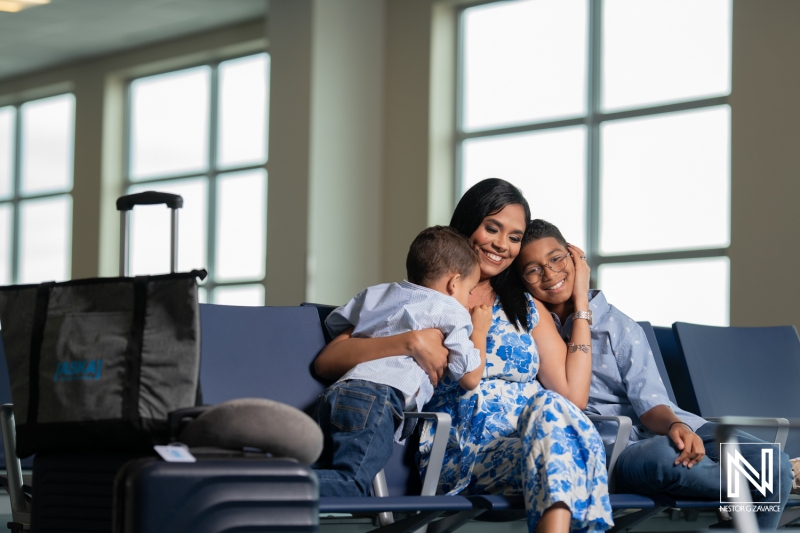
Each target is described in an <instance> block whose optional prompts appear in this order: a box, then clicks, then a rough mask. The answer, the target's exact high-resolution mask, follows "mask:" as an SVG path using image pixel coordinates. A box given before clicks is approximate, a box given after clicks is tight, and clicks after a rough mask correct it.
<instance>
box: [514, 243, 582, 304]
mask: <svg viewBox="0 0 800 533" xmlns="http://www.w3.org/2000/svg"><path fill="white" fill-rule="evenodd" d="M569 254H570V252H569V250H567V249H566V248H565V247H564V246H562V245H561V244H560V243H559V242H558V241H557V240H556V239H554V238H553V237H545V238H543V239H539V240H536V241H533V242H529V243H528V244H526V245H525V247H524V248H523V249H522V251H521V252H520V254H519V259H518V260H517V268H518V270H519V275H520V276H521V277H522V278H523V280H522V282H523V283H524V284H525V288H526V289H528V292H529V293H531V295H533V297H534V298H536V299H537V300H540V301H542V302H544V303H545V304H553V305H557V304H563V303H564V302H566V301H568V300H569V299H570V298H572V289H573V286H574V284H575V266H574V264H573V263H572V258H571V257H570V256H569ZM564 256H566V262H565V263H564V266H563V270H560V271H559V272H555V271H554V270H553V268H551V267H550V266H548V265H549V264H550V261H553V260H554V259H556V260H557V259H559V258H562V257H564ZM533 268H538V269H540V270H539V271H540V272H541V278H540V279H539V281H537V282H536V283H530V282H529V281H527V280H525V274H526V272H528V271H530V270H531V269H533Z"/></svg>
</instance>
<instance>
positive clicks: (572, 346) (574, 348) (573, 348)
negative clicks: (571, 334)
mask: <svg viewBox="0 0 800 533" xmlns="http://www.w3.org/2000/svg"><path fill="white" fill-rule="evenodd" d="M567 346H569V353H575V352H577V351H578V350H580V351H582V352H583V353H589V345H588V344H575V343H574V342H570V343H569V344H567Z"/></svg>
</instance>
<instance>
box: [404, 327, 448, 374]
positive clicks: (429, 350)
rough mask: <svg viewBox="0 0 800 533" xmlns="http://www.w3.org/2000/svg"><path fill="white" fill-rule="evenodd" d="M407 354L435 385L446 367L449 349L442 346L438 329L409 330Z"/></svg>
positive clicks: (442, 339)
mask: <svg viewBox="0 0 800 533" xmlns="http://www.w3.org/2000/svg"><path fill="white" fill-rule="evenodd" d="M406 335H409V338H410V341H409V350H408V355H410V356H411V357H413V358H414V361H416V362H417V364H418V365H419V366H420V368H422V370H424V371H425V373H426V374H428V377H429V378H430V380H431V384H432V385H433V386H434V387H436V385H438V384H439V380H440V379H442V375H443V374H444V371H445V369H446V368H447V356H448V355H449V354H450V351H449V350H448V349H447V348H445V346H444V335H443V334H442V332H441V331H440V330H438V329H421V330H417V331H409V332H408V333H406Z"/></svg>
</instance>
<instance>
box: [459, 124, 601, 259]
mask: <svg viewBox="0 0 800 533" xmlns="http://www.w3.org/2000/svg"><path fill="white" fill-rule="evenodd" d="M462 154H463V164H462V172H463V174H462V175H463V180H462V188H461V193H462V194H463V193H464V192H465V191H466V190H467V189H469V188H470V187H471V186H472V185H474V184H475V183H477V182H479V181H481V180H483V179H485V178H502V179H504V180H506V181H509V182H511V183H513V184H514V185H516V186H517V187H519V188H520V190H522V193H523V194H524V195H525V198H526V199H527V200H528V203H529V204H530V206H531V214H532V216H533V218H543V219H545V220H547V221H549V222H552V223H553V224H555V225H556V226H558V228H559V229H560V230H561V233H562V234H563V235H564V237H565V238H566V239H567V240H568V241H570V242H574V243H575V244H577V245H578V246H584V245H585V244H586V128H585V127H584V126H576V127H571V128H559V129H553V130H544V131H536V132H531V133H516V134H513V135H498V136H492V137H482V138H477V139H469V140H466V141H464V144H463V152H462Z"/></svg>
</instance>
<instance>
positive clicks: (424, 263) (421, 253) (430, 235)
mask: <svg viewBox="0 0 800 533" xmlns="http://www.w3.org/2000/svg"><path fill="white" fill-rule="evenodd" d="M475 268H478V254H477V252H476V251H475V250H473V249H472V247H471V246H470V245H469V241H468V240H467V238H466V237H464V236H463V235H461V233H459V232H458V231H456V230H454V229H453V228H451V227H449V226H432V227H430V228H427V229H424V230H422V231H421V232H420V234H419V235H417V238H416V239H414V242H412V243H411V247H410V248H409V249H408V256H407V257H406V276H407V277H408V281H410V282H411V283H416V284H417V285H424V284H425V283H432V282H433V281H435V280H437V279H439V278H441V277H442V276H444V275H446V274H449V273H451V272H455V273H458V274H461V275H462V276H463V277H467V276H469V275H470V274H472V272H473V271H474V269H475Z"/></svg>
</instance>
